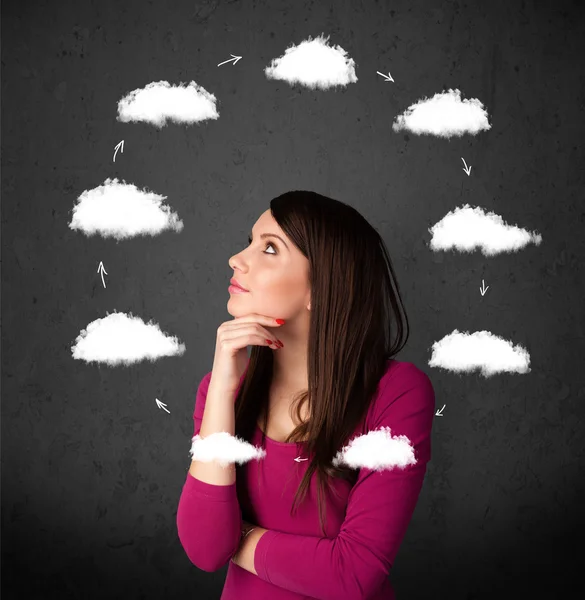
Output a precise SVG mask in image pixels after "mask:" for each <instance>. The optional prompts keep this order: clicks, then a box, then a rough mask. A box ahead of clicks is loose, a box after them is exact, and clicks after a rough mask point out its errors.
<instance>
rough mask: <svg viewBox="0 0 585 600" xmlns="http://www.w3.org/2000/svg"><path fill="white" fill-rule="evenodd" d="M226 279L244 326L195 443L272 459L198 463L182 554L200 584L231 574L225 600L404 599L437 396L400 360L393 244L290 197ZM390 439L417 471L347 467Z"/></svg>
mask: <svg viewBox="0 0 585 600" xmlns="http://www.w3.org/2000/svg"><path fill="white" fill-rule="evenodd" d="M229 265H230V268H231V269H232V270H233V279H232V280H231V282H232V284H235V285H236V286H238V289H236V288H234V287H230V298H229V302H228V305H227V309H228V312H229V314H230V315H232V317H233V319H232V320H229V321H226V322H225V323H222V324H221V325H220V327H219V328H218V330H217V339H216V350H215V357H214V362H213V368H212V370H211V371H210V372H209V373H207V374H206V375H205V376H204V377H203V379H202V381H201V382H200V384H199V388H198V391H197V398H196V402H195V411H194V435H193V440H195V441H197V442H198V443H200V442H201V441H202V440H205V439H206V438H207V437H208V436H210V435H212V434H214V433H219V432H226V433H227V434H229V436H234V437H236V438H238V439H239V440H240V441H242V440H243V441H247V442H249V443H250V444H252V445H254V446H256V447H257V448H262V449H264V450H265V455H264V457H263V458H261V459H259V460H250V461H248V462H246V463H244V464H238V465H236V464H235V463H231V464H229V465H227V466H226V465H225V464H223V465H220V464H218V461H214V460H209V461H202V460H193V461H192V463H191V467H190V469H189V473H188V474H187V480H186V482H185V485H184V487H183V491H182V494H181V498H180V501H179V508H178V513H177V527H178V533H179V538H180V541H181V544H182V545H183V547H184V549H185V551H186V553H187V556H188V557H189V559H190V560H191V562H192V563H193V564H195V565H196V566H197V567H199V568H200V569H202V570H204V571H216V570H218V569H220V568H221V567H223V566H225V565H228V571H227V577H226V581H225V584H224V587H223V593H222V596H221V599H222V600H235V599H238V600H240V599H244V598H255V599H264V598H270V599H271V600H281V599H282V600H285V599H287V600H289V599H299V600H300V599H302V598H307V599H309V598H313V599H314V598H322V599H329V598H334V599H336V600H339V599H347V600H353V599H356V600H357V599H358V598H359V599H360V600H362V599H367V600H378V599H380V600H381V599H384V600H388V599H391V598H394V592H393V588H392V586H391V584H390V581H389V579H388V575H389V573H390V570H391V568H392V564H393V562H394V559H395V557H396V555H397V552H398V549H399V547H400V544H401V542H402V539H403V538H404V535H405V533H406V530H407V527H408V524H409V522H410V520H411V517H412V514H413V512H414V509H415V507H416V503H417V500H418V496H419V493H420V490H421V488H422V484H423V480H424V476H425V472H426V466H427V463H428V461H429V460H430V457H431V427H432V421H433V416H434V411H435V396H434V391H433V387H432V384H431V382H430V380H429V378H428V377H427V375H426V374H425V373H424V372H423V371H421V370H419V369H418V368H417V367H416V366H415V365H413V364H412V363H408V362H401V361H398V360H396V359H395V358H394V356H395V355H396V354H397V353H398V352H399V351H400V350H401V349H402V348H403V347H404V345H405V344H406V340H407V338H408V318H407V317H406V313H405V312H404V311H403V312H404V324H403V322H402V320H401V319H400V316H401V315H400V310H399V309H400V307H401V306H402V301H401V298H400V292H399V289H398V284H397V283H396V282H395V289H393V286H392V281H393V280H394V281H395V275H394V270H393V266H392V262H391V260H390V258H389V256H388V253H387V250H386V247H385V245H384V241H383V240H382V238H381V237H380V235H379V234H378V233H377V231H376V230H375V229H374V228H373V227H372V226H371V225H370V224H369V223H368V222H367V221H366V220H365V219H364V218H363V217H362V216H361V215H360V214H359V213H358V212H357V211H356V210H355V209H354V208H352V207H351V206H349V205H346V204H343V203H342V202H339V201H336V200H333V199H330V198H327V197H325V196H322V195H320V194H317V193H314V192H306V191H293V192H288V193H285V194H283V195H281V196H279V197H277V198H275V199H273V200H272V201H271V202H270V209H269V210H267V211H266V212H264V213H263V214H262V215H261V216H260V218H259V219H258V220H257V221H256V223H255V224H254V227H253V229H252V232H251V235H250V238H249V240H248V245H247V246H245V247H244V249H243V250H242V251H241V252H240V253H238V254H236V255H235V256H232V257H231V260H230V262H229ZM242 288H243V290H245V291H243V290H242ZM277 319H279V321H277ZM393 319H395V320H396V322H397V336H396V340H395V342H394V343H393V344H392V343H391V341H390V338H391V331H392V329H393V326H392V320H393ZM278 342H280V343H278ZM248 346H251V354H250V358H249V359H248V356H247V347H248ZM383 428H388V429H385V430H384V431H386V432H389V433H391V435H392V438H393V439H394V440H400V443H402V444H406V447H407V449H408V450H409V451H410V460H408V461H406V462H405V461H404V454H401V455H400V456H396V457H393V456H385V457H382V458H383V459H384V461H385V467H384V468H374V467H372V465H374V464H379V461H380V458H381V457H380V456H373V455H372V456H366V457H365V458H363V457H362V461H363V463H364V464H365V465H369V468H368V466H361V467H360V466H356V465H355V464H353V465H348V464H345V463H344V462H343V461H339V460H337V459H339V457H340V456H343V454H340V453H341V452H342V451H343V450H344V448H347V447H348V445H349V443H350V442H351V441H352V440H354V439H356V438H358V437H360V436H365V435H367V434H368V433H371V432H376V431H381V430H383ZM401 436H402V437H401ZM228 439H229V438H228ZM194 443H195V442H194ZM376 448H379V447H378V446H376ZM373 452H374V451H373ZM399 454H400V453H399Z"/></svg>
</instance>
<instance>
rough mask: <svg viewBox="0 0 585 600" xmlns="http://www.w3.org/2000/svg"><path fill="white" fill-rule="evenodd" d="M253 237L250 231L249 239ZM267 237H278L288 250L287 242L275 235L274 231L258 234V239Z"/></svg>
mask: <svg viewBox="0 0 585 600" xmlns="http://www.w3.org/2000/svg"><path fill="white" fill-rule="evenodd" d="M253 237H254V236H253V235H252V232H250V239H251V238H253ZM267 237H275V238H278V239H279V240H280V241H281V242H282V243H283V244H284V245H285V246H286V249H287V250H290V248H289V247H288V244H287V243H286V242H285V241H284V240H283V239H282V238H281V237H280V236H279V235H276V233H262V234H260V239H262V240H263V239H264V238H267Z"/></svg>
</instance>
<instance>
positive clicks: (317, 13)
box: [2, 0, 585, 600]
mask: <svg viewBox="0 0 585 600" xmlns="http://www.w3.org/2000/svg"><path fill="white" fill-rule="evenodd" d="M584 31H585V19H584V11H583V5H582V3H581V2H567V1H562V0H559V1H557V2H554V3H548V2H546V3H545V2H542V3H540V2H527V1H526V2H524V1H522V2H520V1H508V2H504V1H502V0H496V1H490V2H468V3H466V2H438V1H437V2H431V1H427V2H424V1H421V0H418V1H413V0H400V1H396V2H373V1H371V2H341V1H336V2H332V1H325V0H323V1H319V2H295V3H293V2H288V3H285V2H278V1H275V0H272V1H270V2H234V1H232V2H219V1H215V2H212V1H208V2H172V3H164V2H137V1H133V2H88V1H81V0H77V1H75V2H71V1H61V0H60V1H59V2H58V3H57V2H28V3H17V2H8V1H5V2H3V3H2V242H3V243H2V251H3V252H2V254H3V256H2V259H3V260H2V295H3V297H2V328H3V331H2V595H3V598H5V599H7V600H8V599H9V598H10V599H12V598H15V599H16V598H18V599H20V598H26V599H27V600H33V599H37V598H38V599H46V598H53V597H59V598H61V599H62V600H63V599H65V598H84V599H85V598H87V599H89V598H124V599H128V598H135V599H143V598H144V599H146V598H219V595H220V592H221V589H222V586H223V581H224V578H225V570H224V571H218V572H216V573H214V574H210V573H205V572H202V571H199V570H198V569H196V567H194V566H193V565H192V564H191V563H190V562H189V560H188V559H187V557H186V555H185V553H184V551H183V549H182V547H181V546H180V543H179V540H178V537H177V532H176V524H175V518H176V510H177V505H178V500H179V495H180V492H181V488H182V485H183V483H184V480H185V475H186V472H187V469H188V466H189V463H190V458H189V456H188V450H189V446H190V436H191V434H192V411H193V406H194V402H195V391H196V388H197V385H198V383H199V381H200V379H201V378H202V377H203V375H204V374H205V373H206V372H207V371H209V370H210V369H211V365H212V360H213V351H214V347H215V333H216V329H217V327H218V325H219V324H220V323H221V322H222V321H225V320H227V319H228V318H229V314H228V313H227V311H226V304H227V301H228V298H229V296H228V293H227V285H228V280H229V277H230V276H231V274H232V271H231V269H230V268H229V266H228V259H229V257H230V256H231V255H233V254H234V253H235V252H237V251H239V249H240V248H241V247H242V246H243V245H244V244H245V243H246V238H247V233H248V231H249V230H250V228H251V227H252V224H253V223H254V221H255V220H256V219H257V218H258V217H259V216H260V214H261V213H262V212H263V211H264V210H266V209H267V208H268V203H269V201H270V199H271V198H272V197H273V196H276V195H278V194H280V193H282V192H284V191H287V190H289V189H310V190H314V191H317V192H320V193H323V194H326V195H330V196H332V197H334V198H336V199H339V200H342V201H344V202H346V203H349V204H352V205H353V206H355V207H356V208H357V209H358V210H360V212H362V214H363V215H364V216H365V217H366V218H367V219H368V220H369V221H370V223H372V224H373V225H374V226H375V227H376V228H378V230H379V231H380V233H381V234H382V235H383V237H384V239H385V241H386V243H387V245H388V248H389V251H390V254H391V256H392V259H393V261H394V264H395V267H396V269H397V276H398V281H399V284H400V286H401V291H402V293H403V298H404V302H405V305H406V310H407V314H408V316H409V319H410V324H411V335H410V340H409V343H408V345H407V347H406V349H405V350H404V351H403V352H402V353H401V355H400V359H401V360H407V361H411V362H414V363H415V364H417V365H418V366H419V367H421V368H423V369H425V365H427V363H428V360H429V352H430V347H431V345H432V344H433V342H434V341H436V340H437V339H440V338H441V337H442V336H444V335H446V334H448V333H450V332H451V331H453V330H454V329H459V330H460V331H475V330H483V329H486V330H489V331H492V332H493V333H496V334H498V335H502V336H505V337H507V338H509V339H512V340H514V341H515V342H516V343H519V344H522V345H523V346H525V347H526V348H527V350H528V351H529V353H530V355H531V368H532V371H531V373H529V374H527V375H509V374H502V375H498V376H494V377H492V378H490V379H488V380H486V379H484V378H483V377H480V376H479V375H478V374H470V375H455V374H453V373H449V372H445V371H443V370H438V369H431V368H429V367H428V365H427V368H426V369H425V370H426V372H427V373H428V374H429V376H430V377H431V379H432V381H433V385H434V387H435V391H436V394H437V406H438V407H441V406H443V405H444V404H445V405H446V408H445V410H444V413H443V416H442V417H441V418H438V417H437V421H436V423H435V426H434V434H433V459H432V461H431V463H430V465H429V470H428V474H427V480H426V483H425V486H424V488H423V491H422V494H421V498H420V501H419V505H418V506H417V510H416V512H415V515H414V518H413V521H412V523H411V526H410V529H409V531H408V533H407V536H406V539H405V541H404V543H403V546H402V548H401V551H400V553H399V556H398V559H397V561H396V564H395V566H394V569H393V572H392V574H391V577H392V581H393V584H394V586H395V588H396V590H397V593H398V597H399V598H400V599H401V600H411V599H413V600H418V599H423V598H449V599H450V600H456V599H461V600H472V599H480V598H481V599H484V598H485V599H488V598H489V599H492V598H498V599H500V600H501V599H503V598H516V597H526V598H553V597H554V598H556V597H560V596H559V595H557V594H561V593H562V592H565V591H567V590H568V588H569V587H571V586H573V585H576V584H577V585H578V586H579V589H583V583H582V566H583V559H584V555H583V549H582V545H581V540H582V535H583V533H585V531H584V529H585V528H584V518H583V500H584V499H585V493H584V492H585V485H584V482H585V476H584V471H585V468H584V467H585V461H584V451H583V448H584V441H583V440H584V436H585V420H584V419H583V417H584V415H585V409H584V402H585V375H584V372H585V370H584V369H583V350H584V343H583V339H584V319H583V315H584V310H583V295H584V293H585V285H584V281H585V279H584V275H585V273H584V269H583V263H584V258H585V252H584V250H585V243H584V237H583V232H584V225H585V209H584V208H585V202H584V192H583V184H584V180H585V177H584V170H583V165H584V152H583V136H584V134H585V131H584V129H585V127H584V119H583V109H584V100H585V78H584V74H583V73H584V69H583V66H584V65H583V56H585V36H584V35H583V33H584ZM321 33H323V34H324V35H329V36H331V40H330V43H331V44H339V45H340V46H341V47H342V48H344V49H345V50H346V51H347V52H348V53H349V55H350V56H351V57H352V58H353V59H354V60H355V61H356V73H357V76H358V79H359V81H358V82H357V83H356V84H350V85H348V86H347V87H346V88H345V89H340V90H337V91H326V92H324V91H311V90H308V89H306V88H302V87H301V86H299V87H296V88H292V87H290V86H289V85H288V84H287V83H285V82H279V81H269V80H267V79H266V78H265V76H264V74H263V69H264V68H265V67H266V66H267V65H268V64H269V62H270V60H271V59H272V58H273V57H276V56H280V55H282V54H283V53H284V51H285V49H286V47H288V46H289V45H290V44H292V43H299V42H300V41H302V40H303V39H306V38H307V37H308V36H313V37H314V36H317V35H320V34H321ZM230 54H236V55H242V56H243V59H242V60H241V61H240V62H239V63H238V64H237V65H235V66H232V65H231V64H227V65H224V66H222V67H217V64H218V63H220V62H222V61H225V60H227V59H229V58H230ZM376 71H381V72H383V73H387V72H388V71H389V72H390V73H391V74H392V77H393V78H394V80H395V82H394V83H391V82H388V83H386V82H384V81H383V79H382V78H381V77H380V76H379V75H377V74H376ZM159 80H167V81H169V82H171V83H173V84H178V83H179V82H188V81H191V80H195V81H196V82H197V83H198V84H200V85H203V86H204V87H205V88H206V89H208V90H211V91H212V92H213V93H214V94H216V95H217V97H218V101H219V105H218V108H219V110H220V118H219V119H218V120H216V121H208V122H205V123H201V124H199V125H196V126H190V127H186V126H181V125H177V124H173V123H170V124H168V125H167V126H165V127H164V128H162V129H157V128H155V127H152V126H150V125H148V124H146V123H138V124H137V123H120V122H117V121H116V118H115V117H116V106H117V102H118V101H119V99H120V98H121V97H122V96H123V95H125V94H127V93H128V92H129V91H130V90H132V89H135V88H141V87H144V86H146V85H147V84H148V83H150V82H152V81H159ZM448 88H458V89H461V90H462V93H463V94H464V96H465V97H466V98H471V97H474V98H479V99H480V100H481V101H482V102H483V103H484V105H485V107H486V109H487V111H488V113H489V117H490V123H491V124H492V129H491V130H490V131H488V132H482V133H480V134H478V135H477V136H475V137H474V136H471V135H466V136H463V137H462V138H454V139H451V140H445V139H439V138H436V137H431V136H426V135H424V136H416V135H408V134H403V133H401V134H396V133H394V132H393V131H392V128H391V124H392V121H393V119H394V117H395V116H396V114H398V113H400V112H402V111H404V110H405V109H406V107H408V106H409V105H410V104H411V103H413V102H415V101H417V100H418V99H419V98H422V97H423V96H431V95H433V94H435V93H437V92H441V91H442V90H444V89H448ZM122 139H124V140H125V147H124V152H123V153H120V152H118V154H117V156H116V161H115V162H113V160H112V157H113V154H114V147H115V145H116V144H118V142H120V140H122ZM461 157H464V158H465V160H466V162H467V164H468V165H469V164H470V165H472V167H473V168H472V175H471V176H470V177H467V176H466V175H465V173H463V172H462V167H463V164H462V162H461ZM107 177H118V178H119V179H123V180H125V181H126V182H131V183H133V184H135V185H137V186H140V187H148V188H149V189H151V190H155V191H156V192H157V193H162V194H164V195H166V196H167V197H168V200H167V202H168V203H169V204H171V205H172V206H173V209H174V210H176V211H177V212H178V213H179V214H180V216H181V218H182V219H183V221H184V223H185V229H184V230H183V231H182V232H181V233H179V234H177V233H174V232H167V233H164V234H161V235H157V236H154V237H150V236H147V237H140V238H135V239H131V240H127V241H123V242H116V241H112V240H111V239H108V240H107V239H104V238H102V237H100V236H94V237H91V238H88V237H86V236H85V235H82V234H80V233H76V232H73V231H71V230H70V229H69V227H68V222H69V220H70V218H71V209H72V207H73V205H74V203H75V200H76V199H77V197H78V196H79V195H80V194H81V193H82V192H83V191H84V190H87V189H90V188H93V187H95V186H97V185H100V184H101V183H102V182H103V181H104V179H106V178H107ZM465 202H469V203H471V204H472V205H479V206H481V207H482V208H483V209H484V210H486V211H494V212H496V213H498V214H501V215H502V216H503V217H504V218H505V220H506V221H507V222H509V223H513V224H514V223H516V224H519V225H520V226H523V227H525V228H526V229H529V230H537V231H538V232H539V233H541V234H542V236H543V243H542V244H541V245H540V246H538V247H537V246H533V245H530V246H528V247H527V248H525V249H523V250H522V251H519V252H516V253H511V254H500V255H498V256H496V257H493V258H490V259H486V257H485V256H483V255H482V254H481V253H479V252H473V253H470V254H463V253H433V252H431V251H430V250H429V248H428V240H429V233H428V228H429V227H430V226H432V225H433V224H434V223H435V222H436V221H437V220H439V219H441V218H442V217H443V216H444V215H445V214H446V213H447V212H449V211H451V210H453V209H454V208H455V207H456V206H458V205H461V204H463V203H465ZM100 261H103V263H104V266H105V269H106V271H107V272H108V276H107V278H106V287H105V288H104V286H103V284H102V279H101V277H100V275H99V274H98V273H97V272H96V269H97V265H98V264H99V262H100ZM482 278H483V279H484V280H485V283H486V285H489V286H490V287H489V290H488V293H487V294H486V295H485V296H483V297H482V296H481V295H480V294H479V293H478V288H479V287H480V286H481V281H482ZM115 310H116V311H121V312H132V313H133V314H136V315H139V316H140V317H141V318H142V319H144V320H145V321H148V320H149V319H154V320H156V321H157V322H158V323H159V324H160V327H161V329H162V330H163V331H168V332H171V333H172V334H173V335H177V336H179V338H180V339H181V341H182V342H184V343H185V344H186V347H187V351H186V353H185V354H184V355H183V356H182V357H180V358H165V359H160V360H157V361H156V362H155V363H149V362H147V361H145V362H143V363H141V364H139V365H135V366H131V367H119V368H110V367H107V366H104V365H101V366H96V365H90V364H87V363H84V362H83V361H79V360H74V359H73V358H72V356H71V345H72V343H73V341H74V340H75V338H76V336H77V335H78V334H79V332H80V330H82V329H83V328H84V327H86V325H87V324H88V323H89V322H91V321H93V320H94V319H97V318H101V317H103V316H105V315H106V313H107V312H110V313H111V312H113V311H115ZM155 397H157V398H159V399H160V400H161V401H162V402H165V403H166V404H167V407H168V409H169V410H170V414H168V413H167V412H165V411H163V410H160V409H159V408H157V406H156V404H155V400H154V399H155Z"/></svg>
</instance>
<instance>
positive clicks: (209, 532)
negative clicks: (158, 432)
mask: <svg viewBox="0 0 585 600" xmlns="http://www.w3.org/2000/svg"><path fill="white" fill-rule="evenodd" d="M210 379H211V372H209V373H207V375H205V376H204V377H203V379H202V380H201V383H200V384H199V387H198V389H197V397H196V401H195V410H194V413H193V437H195V436H196V435H197V434H198V433H199V430H200V429H201V421H202V419H203V411H204V408H205V399H206V396H207V391H208V389H209V381H210ZM241 525H242V513H241V511H240V504H239V502H238V497H237V493H236V484H235V483H233V484H232V485H212V484H210V483H205V482H203V481H200V480H199V479H196V478H195V477H193V476H192V475H191V473H190V472H187V479H186V481H185V484H184V485H183V490H182V492H181V497H180V499H179V507H178V509H177V532H178V534H179V540H180V542H181V545H182V546H183V549H184V550H185V553H186V554H187V556H188V558H189V560H190V561H191V562H192V563H193V564H194V565H195V566H196V567H198V568H199V569H201V570H203V571H208V572H213V571H217V570H218V569H220V568H222V567H223V566H224V565H226V564H227V563H228V562H229V560H230V558H231V557H232V555H233V554H234V552H235V551H236V550H237V548H238V545H239V542H240V536H241Z"/></svg>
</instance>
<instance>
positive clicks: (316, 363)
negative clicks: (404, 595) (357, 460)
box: [235, 191, 409, 536]
mask: <svg viewBox="0 0 585 600" xmlns="http://www.w3.org/2000/svg"><path fill="white" fill-rule="evenodd" d="M270 210H271V213H272V216H273V217H274V219H275V220H276V222H277V223H278V225H279V226H280V227H281V229H282V230H283V231H284V232H285V233H286V235H287V236H288V237H289V238H290V240H291V241H292V243H293V244H295V245H296V246H297V248H298V249H299V250H300V251H301V252H302V253H303V254H304V256H306V258H307V259H308V261H309V285H310V290H311V310H310V313H311V314H310V327H309V339H308V349H307V350H308V351H307V355H308V359H307V360H308V362H307V372H308V389H307V390H306V391H305V392H304V393H302V394H300V395H299V397H298V398H297V400H296V414H297V421H298V422H300V423H301V424H300V425H299V426H298V427H296V428H295V430H294V431H293V432H292V433H291V434H290V435H289V436H288V438H287V439H286V441H287V442H289V443H290V442H297V443H301V444H303V445H304V451H305V452H306V454H307V456H309V457H310V461H311V462H310V463H309V465H308V467H307V471H306V473H305V475H304V477H303V479H302V481H301V483H300V485H299V487H298V489H297V492H296V495H295V499H294V502H293V506H292V508H291V515H292V512H293V511H296V508H297V506H298V504H299V503H300V502H302V501H303V500H304V498H305V496H306V493H307V488H308V487H309V484H310V480H311V477H312V475H313V473H314V472H317V480H318V484H319V489H318V494H319V523H320V525H321V529H322V531H323V536H326V533H325V527H324V524H323V517H322V513H323V508H324V507H325V509H326V505H325V504H324V503H323V501H322V500H323V499H322V496H321V491H322V490H325V488H326V486H327V487H330V488H331V481H330V479H329V478H330V477H338V478H342V479H345V480H347V481H351V482H353V483H355V481H356V480H357V475H358V473H357V471H356V470H355V469H353V468H349V467H346V466H343V465H342V464H340V465H339V466H336V467H334V466H333V465H332V459H333V458H334V457H335V455H336V454H337V453H338V452H339V451H340V450H341V449H342V447H343V446H344V445H347V443H348V442H349V439H350V437H351V436H352V434H353V433H354V432H355V430H356V428H357V427H358V426H359V425H360V423H363V421H364V419H365V417H366V414H367V411H368V408H369V406H370V404H371V402H372V400H373V399H374V395H375V392H376V389H377V387H378V384H379V382H380V379H381V378H382V376H383V375H384V373H385V371H386V370H387V368H388V361H389V360H390V359H391V358H393V357H394V356H395V355H396V354H397V353H398V352H399V351H400V350H401V349H402V348H403V347H404V345H405V344H406V341H407V339H408V332H409V329H408V317H407V316H406V311H405V310H404V306H403V304H402V299H401V297H400V291H399V288H398V283H397V282H396V276H395V273H394V269H393V266H392V261H391V260H390V257H389V255H388V251H387V249H386V246H385V244H384V240H383V239H382V238H381V237H380V235H379V233H378V232H377V231H376V229H374V227H372V226H371V225H370V224H369V223H368V222H367V221H366V219H365V218H364V217H362V216H361V215H360V213H359V212H358V211H357V210H355V209H354V208H352V207H351V206H349V205H347V204H344V203H343V202H340V201H338V200H333V199H331V198H328V197H327V196H323V195H321V194H318V193H316V192H309V191H291V192H287V193H285V194H282V195H280V196H278V197H276V198H274V199H273V200H271V202H270ZM393 281H394V283H395V288H396V290H395V291H394V289H393V287H392V282H393ZM399 307H402V312H403V314H404V324H403V322H402V321H401V320H400V318H397V319H396V320H397V336H396V340H395V342H394V344H393V345H392V343H391V340H390V337H391V330H392V329H393V327H392V320H393V318H396V317H399V315H400V311H399ZM272 353H273V351H272V350H271V349H270V348H268V347H265V346H252V350H251V355H250V360H249V363H248V367H247V372H246V374H245V376H244V379H243V382H242V385H241V387H240V390H239V392H238V395H237V397H236V400H235V418H236V435H237V436H239V437H240V438H242V439H245V440H247V441H250V440H251V439H252V436H253V433H254V430H255V427H256V423H257V420H258V418H259V416H260V415H263V420H264V427H263V432H265V431H266V426H267V418H268V417H267V413H268V410H267V408H268V400H269V389H270V384H271V381H272V372H273V371H272V368H273V354H272ZM305 402H308V403H309V404H308V407H309V411H308V414H309V415H310V417H309V419H308V420H307V421H305V422H303V421H302V419H301V410H302V406H303V405H304V403H305ZM299 440H304V441H302V442H300V441H299ZM264 442H265V434H264V433H263V435H262V443H263V445H264ZM334 491H335V490H334Z"/></svg>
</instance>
